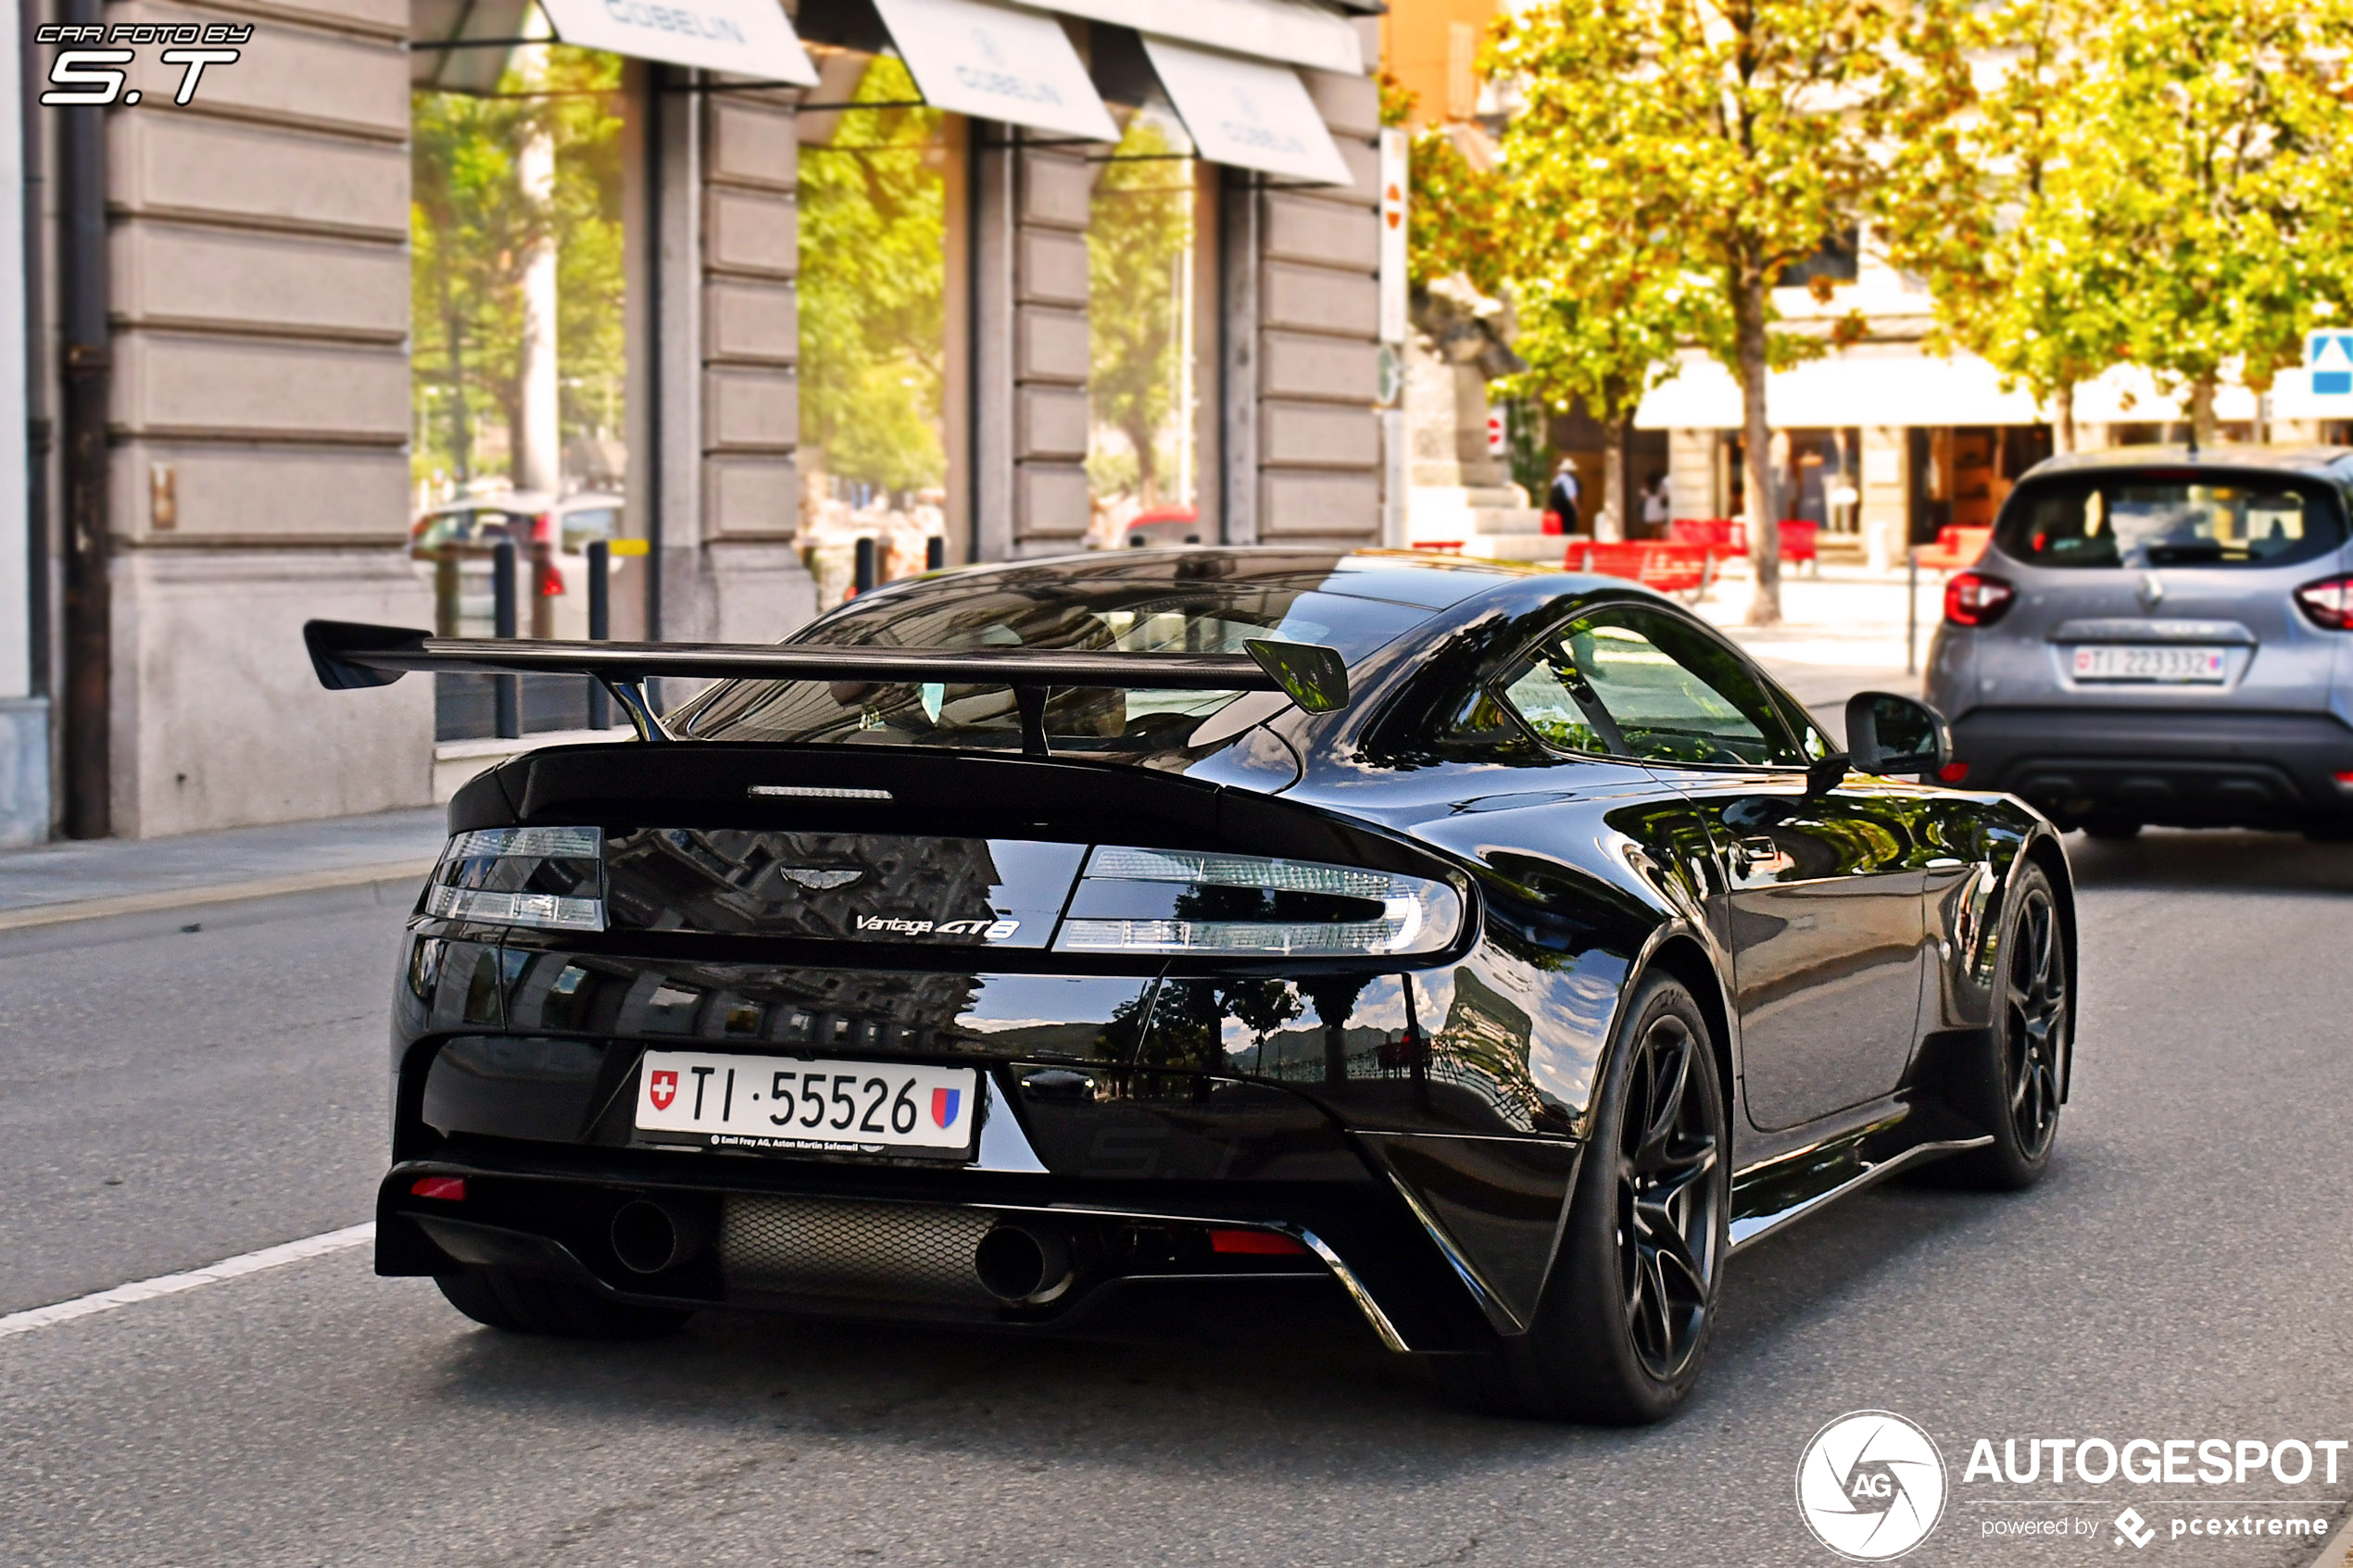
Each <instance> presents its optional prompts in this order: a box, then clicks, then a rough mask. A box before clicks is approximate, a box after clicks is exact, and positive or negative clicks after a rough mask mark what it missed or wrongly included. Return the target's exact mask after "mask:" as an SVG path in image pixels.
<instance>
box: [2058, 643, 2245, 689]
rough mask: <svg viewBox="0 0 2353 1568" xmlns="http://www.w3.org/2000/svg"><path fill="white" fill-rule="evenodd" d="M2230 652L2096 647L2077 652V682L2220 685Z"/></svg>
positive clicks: (2126, 645) (2117, 645) (2118, 645)
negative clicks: (2150, 682) (2149, 682)
mask: <svg viewBox="0 0 2353 1568" xmlns="http://www.w3.org/2000/svg"><path fill="white" fill-rule="evenodd" d="M2228 652H2229V650H2228V649H2225V648H2207V647H2166V646H2148V645H2143V644H2133V643H2092V644H2088V645H2086V646H2082V647H2079V648H2077V649H2076V650H2075V678H2076V679H2077V680H2079V681H2153V682H2166V683H2172V684H2188V685H2197V684H2206V685H2219V684H2221V681H2222V671H2223V669H2224V667H2225V659H2226V657H2227V655H2228Z"/></svg>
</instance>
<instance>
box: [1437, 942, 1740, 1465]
mask: <svg viewBox="0 0 2353 1568" xmlns="http://www.w3.org/2000/svg"><path fill="white" fill-rule="evenodd" d="M1626 1016H1627V1019H1628V1020H1629V1022H1628V1025H1627V1027H1626V1029H1625V1030H1624V1032H1623V1033H1622V1035H1620V1037H1619V1043H1618V1046H1617V1049H1616V1050H1614V1051H1613V1052H1612V1053H1611V1055H1610V1065H1609V1070H1608V1075H1607V1077H1606V1078H1605V1079H1604V1084H1603V1086H1602V1098H1601V1108H1600V1114H1599V1116H1598V1117H1597V1118H1596V1119H1595V1122H1594V1128H1595V1131H1594V1135H1593V1140H1592V1143H1591V1144H1589V1145H1588V1146H1587V1147H1586V1150H1585V1156H1584V1158H1583V1159H1582V1160H1579V1163H1578V1172H1577V1185H1576V1189H1575V1191H1574V1192H1573V1193H1572V1194H1571V1196H1570V1198H1569V1207H1568V1220H1567V1225H1566V1227H1565V1228H1564V1231H1563V1233H1562V1236H1561V1245H1560V1251H1559V1254H1558V1255H1557V1257H1556V1258H1555V1259H1554V1264H1553V1272H1552V1277H1551V1279H1550V1281H1549V1282H1548V1283H1547V1284H1546V1286H1545V1289H1544V1295H1543V1298H1542V1299H1541V1301H1540V1302H1539V1303H1538V1306H1537V1310H1536V1317H1535V1321H1534V1323H1531V1324H1530V1326H1529V1332H1528V1334H1527V1335H1526V1336H1524V1339H1523V1340H1522V1341H1521V1342H1519V1343H1517V1344H1515V1345H1512V1346H1510V1347H1508V1348H1506V1349H1505V1350H1504V1351H1503V1352H1501V1353H1499V1354H1497V1355H1495V1356H1492V1357H1466V1358H1452V1359H1450V1361H1449V1362H1447V1363H1442V1364H1441V1369H1440V1378H1441V1384H1443V1385H1444V1386H1446V1387H1447V1388H1448V1389H1449V1391H1450V1392H1452V1393H1453V1394H1455V1395H1456V1396H1457V1397H1458V1398H1464V1399H1468V1400H1469V1401H1471V1402H1474V1403H1477V1404H1479V1405H1481V1406H1483V1407H1485V1408H1487V1409H1490V1410H1495V1411H1506V1412H1511V1413H1518V1414H1524V1415H1534V1416H1539V1417H1542V1418H1545V1419H1549V1420H1567V1421H1587V1422H1597V1423H1603V1424H1610V1425H1638V1424H1645V1423H1649V1422H1654V1421H1659V1420H1663V1419H1664V1418H1665V1417H1667V1416H1668V1415H1671V1414H1673V1413H1674V1411H1675V1410H1676V1408H1677V1407H1678V1406H1680V1404H1681V1403H1682V1402H1683V1399H1684V1398H1685V1397H1686V1396H1687V1395H1689V1394H1690V1393H1691V1391H1692V1385H1693V1384H1694V1383H1695V1382H1697V1381H1698V1378H1699V1372H1700V1367H1701V1364H1702V1363H1703V1362H1704V1361H1705V1360H1706V1352H1707V1342H1708V1339H1709V1337H1710V1336H1712V1335H1713V1333H1714V1331H1715V1325H1716V1296H1717V1290H1718V1286H1719V1284H1720V1282H1721V1279H1722V1275H1723V1267H1724V1258H1725V1255H1726V1253H1727V1251H1728V1250H1729V1248H1730V1236H1729V1232H1728V1226H1729V1223H1730V1212H1731V1161H1730V1138H1729V1135H1728V1129H1727V1125H1726V1110H1725V1096H1724V1092H1723V1085H1722V1084H1721V1083H1720V1082H1719V1081H1718V1073H1717V1070H1716V1052H1715V1047H1714V1045H1713V1042H1712V1041H1711V1040H1710V1039H1709V1036H1708V1032H1707V1022H1706V1019H1705V1017H1704V1016H1703V1015H1702V1013H1701V1012H1700V1010H1699V1006H1698V1004H1697V1003H1696V1002H1694V1001H1693V1000H1692V995H1691V993H1690V992H1689V991H1688V990H1686V989H1684V987H1683V986H1682V985H1681V984H1680V983H1679V982H1677V981H1676V980H1674V979H1672V978H1670V977H1667V976H1665V975H1660V976H1657V977H1655V978H1654V979H1652V980H1650V981H1649V982H1647V983H1646V984H1645V985H1643V986H1642V989H1641V990H1640V991H1638V992H1637V993H1636V994H1635V996H1634V998H1633V1000H1632V1001H1631V1002H1630V1003H1629V1006H1628V1008H1627V1012H1626Z"/></svg>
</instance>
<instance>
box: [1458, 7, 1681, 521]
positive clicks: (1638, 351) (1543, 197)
mask: <svg viewBox="0 0 2353 1568" xmlns="http://www.w3.org/2000/svg"><path fill="white" fill-rule="evenodd" d="M1527 38H1528V35H1527V34H1524V33H1523V34H1521V35H1520V36H1519V37H1518V38H1517V39H1516V40H1515V41H1514V42H1515V43H1516V44H1525V43H1526V42H1527ZM1564 107H1565V106H1564V105H1563V103H1562V101H1561V99H1560V97H1559V96H1558V95H1557V94H1551V93H1546V92H1542V91H1539V92H1535V93H1532V94H1530V96H1529V103H1528V105H1527V107H1525V108H1524V109H1523V110H1522V112H1521V113H1520V114H1518V115H1517V116H1516V117H1515V118H1514V119H1512V121H1511V122H1510V124H1509V126H1508V127H1507V128H1506V129H1505V131H1504V139H1503V146H1502V155H1501V158H1500V160H1499V164H1498V169H1497V172H1496V176H1495V182H1496V185H1497V186H1498V188H1499V192H1500V201H1499V203H1498V205H1499V207H1500V208H1501V210H1500V212H1498V213H1496V214H1495V219H1494V221H1493V222H1492V224H1491V229H1490V231H1489V232H1491V233H1492V234H1493V235H1495V236H1496V238H1497V246H1496V248H1497V249H1498V250H1499V252H1500V255H1499V256H1498V257H1497V259H1496V261H1495V263H1494V266H1495V268H1496V270H1499V271H1500V272H1501V273H1503V274H1504V279H1505V281H1504V282H1503V283H1502V285H1501V286H1503V287H1504V288H1505V289H1507V291H1508V292H1509V295H1510V297H1511V302H1512V310H1513V318H1514V323H1515V327H1516V331H1515V332H1514V335H1513V339H1512V349H1513V352H1514V353H1516V354H1517V355H1518V356H1519V358H1520V359H1521V361H1522V362H1523V363H1524V364H1525V365H1526V366H1527V369H1526V370H1521V371H1519V372H1518V373H1517V374H1515V375H1512V376H1509V377H1506V378H1505V379H1504V382H1503V383H1502V387H1503V390H1504V391H1505V392H1506V393H1507V394H1508V395H1513V396H1516V397H1525V398H1528V399H1530V400H1532V401H1534V402H1535V403H1537V404H1538V405H1539V406H1541V408H1544V409H1546V410H1548V411H1552V410H1560V411H1566V410H1567V408H1570V407H1571V406H1572V405H1576V406H1579V407H1582V408H1584V409H1585V411H1586V412H1587V413H1588V414H1590V415H1591V416H1592V419H1593V420H1594V421H1595V422H1596V423H1598V424H1599V425H1600V426H1601V427H1602V433H1603V437H1602V439H1603V459H1602V476H1603V477H1602V506H1601V509H1600V510H1599V511H1598V512H1597V513H1596V514H1595V516H1594V519H1593V536H1594V537H1595V538H1597V539H1622V538H1624V537H1625V535H1626V521H1627V518H1628V490H1627V483H1626V441H1627V435H1628V433H1629V431H1630V430H1631V429H1632V428H1633V423H1634V410H1635V408H1636V407H1637V406H1638V405H1640V404H1641V402H1642V397H1643V395H1644V394H1646V393H1648V392H1649V391H1650V390H1651V388H1652V387H1653V386H1655V385H1656V384H1657V383H1659V382H1661V381H1664V380H1666V379H1667V378H1668V377H1670V376H1672V375H1673V374H1674V370H1675V367H1676V355H1677V352H1678V350H1679V349H1680V346H1681V345H1682V344H1683V343H1685V342H1687V341H1692V340H1697V341H1701V342H1712V341H1720V340H1721V339H1722V338H1723V337H1724V336H1725V332H1724V325H1723V321H1722V319H1721V318H1722V313H1723V300H1722V296H1721V294H1720V292H1719V291H1718V290H1717V289H1715V288H1713V287H1712V286H1711V280H1710V278H1709V277H1708V276H1707V275H1706V273H1705V271H1703V270H1700V269H1699V268H1698V267H1697V266H1696V265H1695V264H1694V263H1693V261H1692V258H1691V257H1689V256H1687V255H1686V254H1685V252H1684V250H1683V246H1682V239H1683V234H1684V230H1683V227H1682V225H1681V224H1680V221H1679V220H1678V213H1677V206H1678V204H1677V203H1676V202H1674V201H1673V200H1671V199H1669V193H1668V192H1667V189H1666V187H1665V186H1664V184H1663V183H1660V182H1650V183H1647V184H1643V185H1640V186H1634V187H1629V186H1628V185H1627V184H1625V183H1621V182H1603V181H1597V180H1595V179H1594V178H1592V158H1591V157H1590V156H1589V154H1588V150H1587V149H1586V148H1585V147H1584V146H1583V145H1581V144H1579V142H1578V141H1577V140H1576V138H1575V134H1574V131H1573V129H1571V128H1568V127H1565V126H1564V124H1563V123H1562V120H1563V110H1564ZM1455 243H1456V244H1457V245H1458V246H1463V245H1464V242H1462V241H1459V240H1458V241H1456V242H1455ZM1465 248H1467V246H1465Z"/></svg>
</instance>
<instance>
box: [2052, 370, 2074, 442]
mask: <svg viewBox="0 0 2353 1568" xmlns="http://www.w3.org/2000/svg"><path fill="white" fill-rule="evenodd" d="M2052 402H2053V403H2055V404H2056V405H2057V414H2058V419H2057V420H2055V421H2054V422H2053V424H2052V426H2051V433H2052V436H2053V438H2054V439H2053V440H2052V443H2051V445H2054V446H2056V447H2057V449H2058V450H2060V451H2062V452H2072V451H2074V450H2075V383H2073V382H2061V383H2059V389H2058V395H2057V396H2056V397H2054V398H2053V399H2052Z"/></svg>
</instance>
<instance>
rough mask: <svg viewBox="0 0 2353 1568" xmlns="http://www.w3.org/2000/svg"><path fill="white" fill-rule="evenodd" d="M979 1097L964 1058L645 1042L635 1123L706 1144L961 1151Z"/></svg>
mask: <svg viewBox="0 0 2353 1568" xmlns="http://www.w3.org/2000/svg"><path fill="white" fill-rule="evenodd" d="M979 1098H980V1074H979V1073H978V1072H977V1071H975V1069H973V1068H969V1067H922V1066H916V1065H913V1064H912V1063H907V1062H899V1063H894V1064H886V1063H883V1062H875V1061H833V1060H816V1061H812V1060H803V1059H801V1058H799V1057H787V1056H721V1055H717V1054H714V1053H711V1052H705V1051H648V1052H647V1053H646V1059H645V1061H644V1062H643V1063H642V1064H641V1065H640V1067H639V1068H638V1072H637V1130H638V1131H639V1132H640V1133H653V1134H689V1135H700V1136H698V1137H696V1138H694V1139H693V1140H692V1141H694V1142H696V1143H698V1144H700V1145H701V1146H703V1147H705V1148H742V1149H754V1150H793V1149H824V1150H834V1151H839V1152H847V1151H863V1152H868V1153H873V1152H878V1151H882V1150H887V1149H921V1150H929V1151H932V1152H949V1153H963V1152H964V1151H966V1150H969V1149H970V1148H972V1146H973V1128H974V1126H975V1123H976V1122H977V1121H978V1119H979V1116H980V1107H979V1105H978V1104H977V1103H976V1102H977V1100H978V1099H979ZM653 1141H656V1142H661V1141H668V1140H666V1139H663V1138H656V1139H655V1140H653ZM678 1141H682V1142H683V1141H687V1140H685V1139H681V1140H678Z"/></svg>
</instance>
